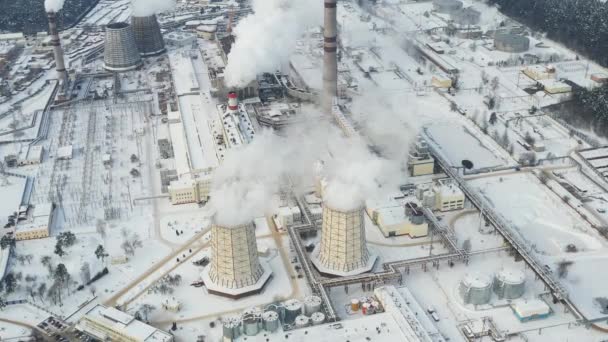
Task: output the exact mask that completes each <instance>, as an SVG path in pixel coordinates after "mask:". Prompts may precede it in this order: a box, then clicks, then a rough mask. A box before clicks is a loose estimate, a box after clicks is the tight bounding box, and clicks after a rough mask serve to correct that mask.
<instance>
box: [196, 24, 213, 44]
mask: <svg viewBox="0 0 608 342" xmlns="http://www.w3.org/2000/svg"><path fill="white" fill-rule="evenodd" d="M216 32H217V24H210V25H199V26H198V27H197V28H196V33H197V34H198V37H199V38H202V39H207V40H214V39H215V34H216Z"/></svg>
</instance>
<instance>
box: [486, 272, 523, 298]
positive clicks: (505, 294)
mask: <svg viewBox="0 0 608 342" xmlns="http://www.w3.org/2000/svg"><path fill="white" fill-rule="evenodd" d="M525 290H526V276H525V275H524V272H522V271H520V270H516V269H511V268H503V269H502V270H500V272H498V273H497V274H496V276H494V293H496V295H497V296H498V297H499V298H501V299H517V298H519V297H521V296H523V294H524V292H525Z"/></svg>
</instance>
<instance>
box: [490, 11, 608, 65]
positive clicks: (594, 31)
mask: <svg viewBox="0 0 608 342" xmlns="http://www.w3.org/2000/svg"><path fill="white" fill-rule="evenodd" d="M489 3H490V4H496V5H498V6H499V8H500V11H501V12H503V13H504V14H505V15H507V16H509V17H512V18H514V19H516V20H519V21H521V22H522V23H524V24H526V25H527V26H530V27H531V28H533V29H534V30H537V31H541V32H545V33H546V34H547V36H548V37H549V38H550V39H553V40H556V41H558V42H561V43H562V44H564V45H566V46H568V47H569V48H571V49H573V50H576V51H578V52H579V53H580V54H581V55H584V56H585V57H588V58H590V59H592V60H594V61H596V62H598V63H600V64H601V65H603V66H605V67H608V53H607V51H608V1H604V2H603V1H600V0H585V1H580V0H489Z"/></svg>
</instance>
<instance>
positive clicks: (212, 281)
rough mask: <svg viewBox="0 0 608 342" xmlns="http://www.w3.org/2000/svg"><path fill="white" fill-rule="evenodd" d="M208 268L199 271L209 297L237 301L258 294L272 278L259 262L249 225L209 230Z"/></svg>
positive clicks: (252, 228) (266, 266)
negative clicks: (209, 260)
mask: <svg viewBox="0 0 608 342" xmlns="http://www.w3.org/2000/svg"><path fill="white" fill-rule="evenodd" d="M211 249H212V257H211V265H209V266H208V267H207V268H205V270H204V271H203V275H202V276H203V281H204V283H205V286H206V287H207V291H209V293H212V294H216V295H220V296H224V297H229V298H234V299H236V298H241V297H244V296H247V295H252V294H256V293H259V292H260V291H262V289H263V288H264V285H265V284H266V283H267V282H268V280H269V279H270V277H271V276H272V270H271V269H270V266H269V265H268V264H267V263H261V262H260V260H259V256H258V246H257V241H256V237H255V226H254V225H253V222H249V223H245V224H241V225H236V226H232V227H226V226H221V225H218V224H214V225H213V226H212V227H211Z"/></svg>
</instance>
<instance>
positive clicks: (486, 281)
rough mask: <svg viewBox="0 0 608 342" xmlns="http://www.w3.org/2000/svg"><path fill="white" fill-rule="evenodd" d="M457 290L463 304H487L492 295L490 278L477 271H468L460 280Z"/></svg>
mask: <svg viewBox="0 0 608 342" xmlns="http://www.w3.org/2000/svg"><path fill="white" fill-rule="evenodd" d="M459 292H460V296H461V297H462V301H463V302H464V303H465V304H473V305H482V304H487V303H488V302H489V301H490V298H491V296H492V278H490V277H489V276H488V275H487V274H483V273H479V272H473V273H469V274H467V275H466V276H465V277H464V278H463V279H462V281H461V282H460V287H459Z"/></svg>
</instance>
